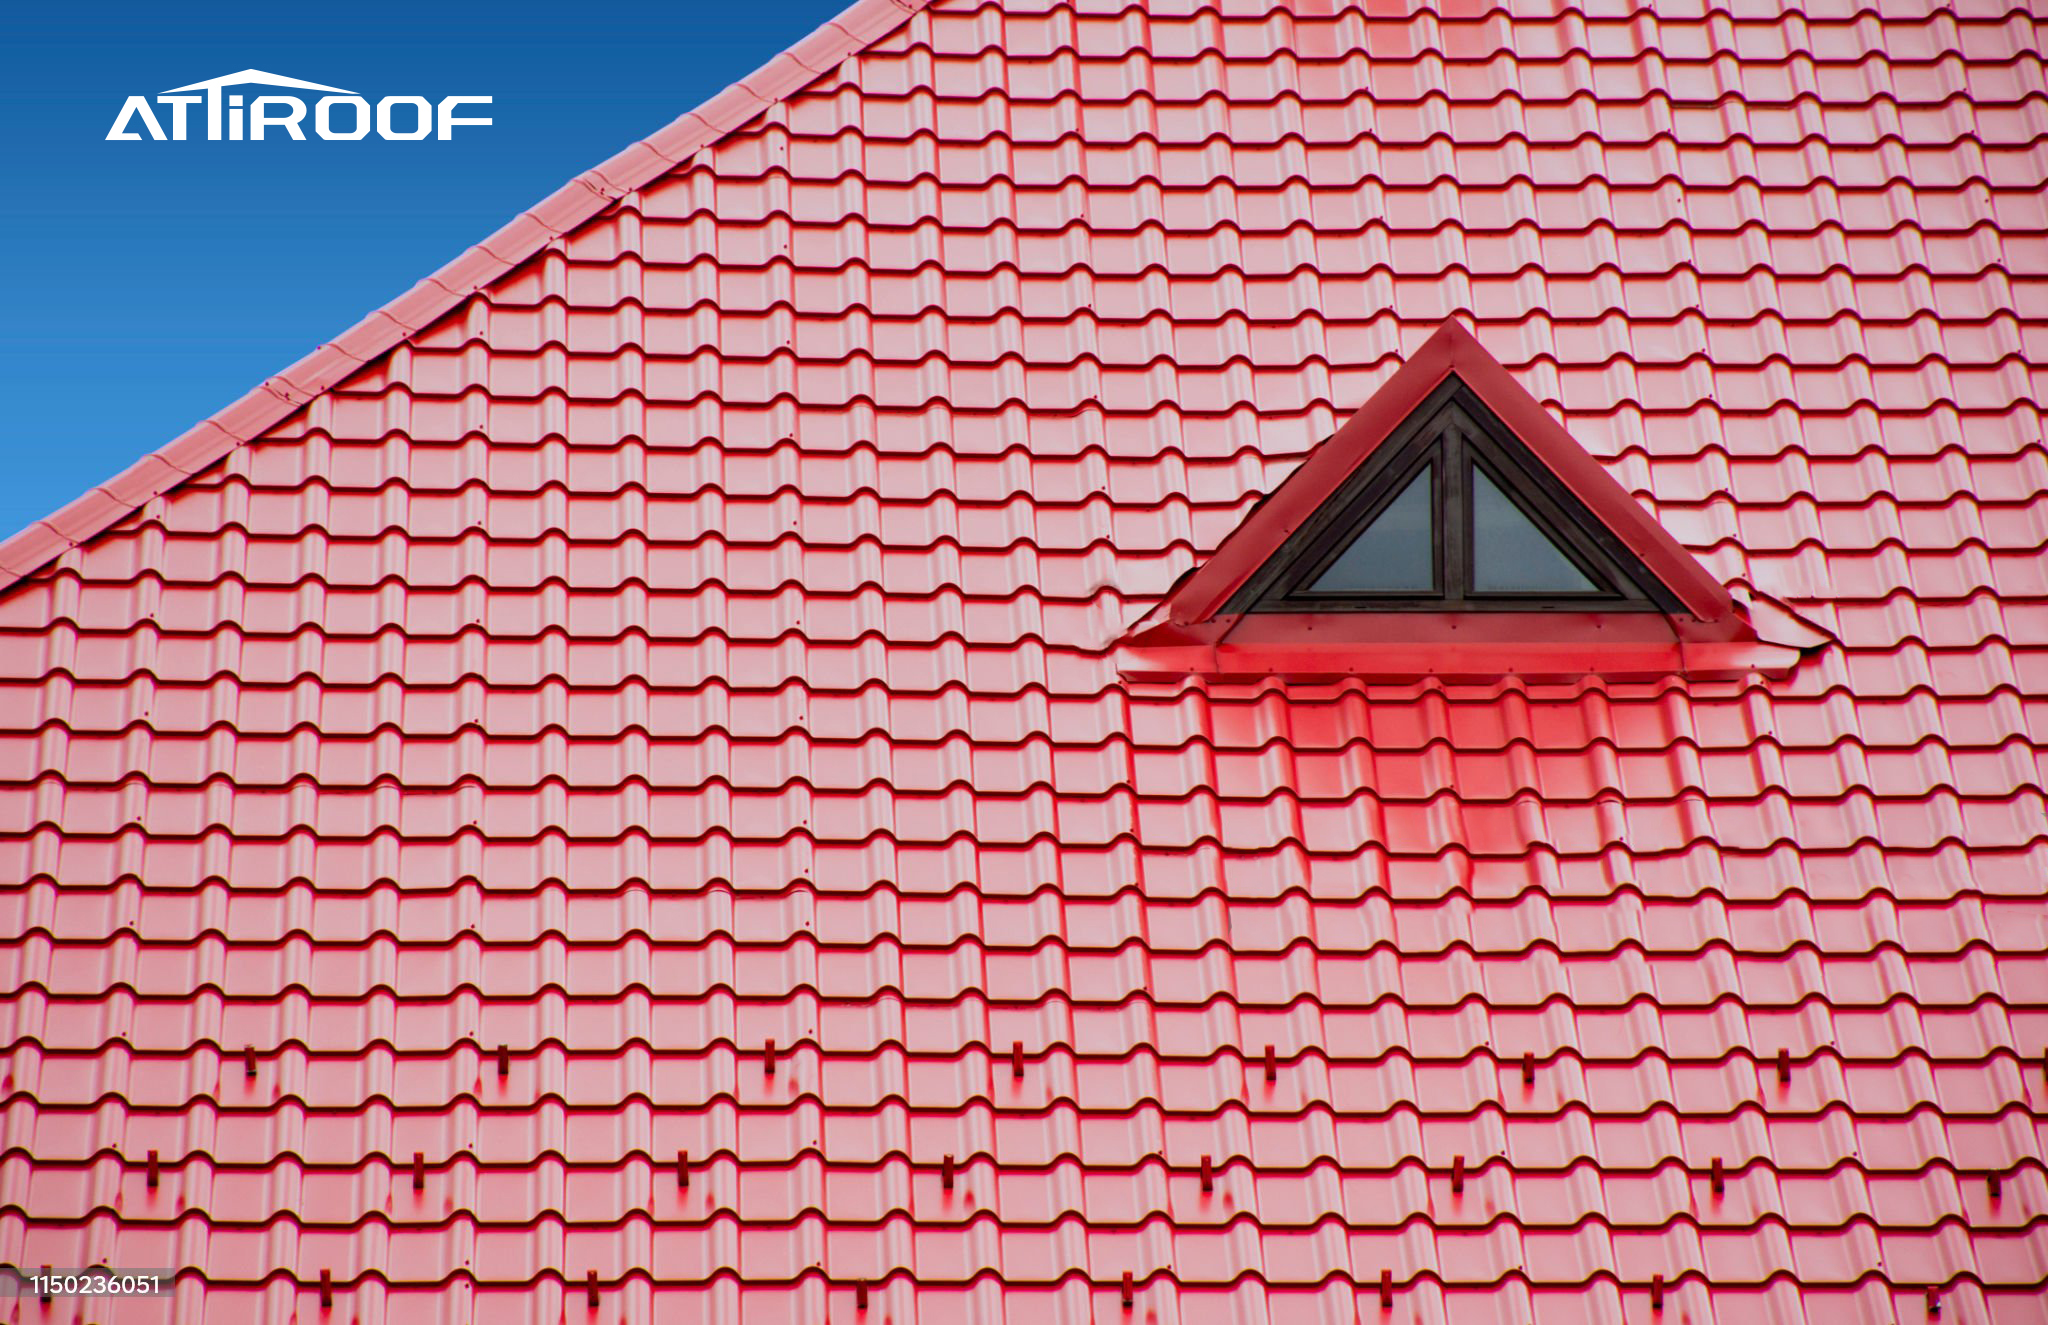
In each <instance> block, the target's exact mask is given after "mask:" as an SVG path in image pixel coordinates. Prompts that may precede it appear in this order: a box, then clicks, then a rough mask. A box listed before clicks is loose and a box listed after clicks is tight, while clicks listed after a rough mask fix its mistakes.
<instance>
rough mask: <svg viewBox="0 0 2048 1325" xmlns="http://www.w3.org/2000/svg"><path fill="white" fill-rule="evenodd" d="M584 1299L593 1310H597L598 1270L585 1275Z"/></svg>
mask: <svg viewBox="0 0 2048 1325" xmlns="http://www.w3.org/2000/svg"><path fill="white" fill-rule="evenodd" d="M583 1300H584V1303H585V1304H586V1305H588V1306H589V1308H590V1309H591V1310H592V1311H595V1310H597V1271H595V1270H592V1271H590V1272H589V1273H588V1274H586V1275H584V1276H583Z"/></svg>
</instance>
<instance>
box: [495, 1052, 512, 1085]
mask: <svg viewBox="0 0 2048 1325" xmlns="http://www.w3.org/2000/svg"><path fill="white" fill-rule="evenodd" d="M511 1075H512V1046H511V1045H509V1044H501V1045H499V1046H498V1079H499V1080H501V1081H502V1080H504V1079H505V1078H506V1077H509V1076H511Z"/></svg>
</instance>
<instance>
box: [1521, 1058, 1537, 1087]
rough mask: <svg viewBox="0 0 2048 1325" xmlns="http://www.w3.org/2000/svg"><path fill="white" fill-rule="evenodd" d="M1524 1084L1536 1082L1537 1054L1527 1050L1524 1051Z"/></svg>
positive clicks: (1528, 1084) (1529, 1084)
mask: <svg viewBox="0 0 2048 1325" xmlns="http://www.w3.org/2000/svg"><path fill="white" fill-rule="evenodd" d="M1522 1084H1523V1085H1525V1086H1533V1085H1535V1084H1536V1055H1535V1054H1533V1053H1529V1052H1528V1051H1526V1050H1524V1051H1523V1053H1522Z"/></svg>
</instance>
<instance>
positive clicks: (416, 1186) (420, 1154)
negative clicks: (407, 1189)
mask: <svg viewBox="0 0 2048 1325" xmlns="http://www.w3.org/2000/svg"><path fill="white" fill-rule="evenodd" d="M412 1189H413V1190H414V1191H416V1192H423V1191H425V1190H426V1189H427V1154H426V1152H425V1151H423V1150H415V1151H413V1152H412Z"/></svg>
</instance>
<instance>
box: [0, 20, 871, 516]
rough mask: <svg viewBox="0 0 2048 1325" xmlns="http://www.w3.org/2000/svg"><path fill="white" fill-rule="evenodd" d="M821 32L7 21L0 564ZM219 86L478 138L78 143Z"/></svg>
mask: <svg viewBox="0 0 2048 1325" xmlns="http://www.w3.org/2000/svg"><path fill="white" fill-rule="evenodd" d="M843 7H844V4H843V0H828V2H827V3H817V0H777V2H776V3H774V4H730V3H725V4H713V3H705V2H704V0H668V2H667V3H638V2H637V0H608V3H606V4H604V5H602V6H598V7H596V8H593V9H587V10H582V9H579V8H578V7H577V6H574V5H570V6H566V7H563V6H548V7H545V8H543V7H541V6H534V7H532V8H531V9H530V10H529V9H526V8H524V7H521V6H512V5H506V4H504V3H496V4H488V5H486V4H476V3H465V2H464V0H452V2H451V0H434V3H431V4H420V5H412V6H407V7H403V8H400V7H390V8H383V7H370V8H346V7H345V8H341V9H337V8H335V7H333V6H329V5H304V6H296V5H277V4H276V3H275V2H274V0H272V3H268V4H248V3H234V4H213V3H209V4H203V5H164V4H161V3H152V4H137V3H131V2H129V0H120V2H117V3H112V4H75V3H74V4H66V5H51V6H40V5H39V6H15V7H13V9H12V10H11V12H10V14H9V16H8V18H7V19H6V20H5V23H4V26H0V98H4V101H5V104H6V112H7V113H6V116H5V122H4V128H0V135H4V136H0V153H4V157H5V163H6V174H5V178H6V180H7V186H6V189H5V192H6V193H7V195H8V198H9V201H8V204H7V205H6V206H5V207H0V238H4V240H5V247H4V250H0V251H5V252H6V253H7V254H8V255H9V257H10V262H9V264H8V272H7V277H6V281H5V283H4V285H0V290H4V294H0V300H4V303H0V308H4V312H5V314H6V316H5V318H4V322H0V327H4V331H0V335H4V337H5V340H4V346H0V351H4V352H0V391H4V398H5V401H6V406H5V409H4V410H0V453H4V455H5V457H6V460H7V474H6V481H5V483H0V538H4V537H6V536H7V535H9V534H12V533H13V532H14V531H15V530H18V529H20V528H22V527H24V526H26V525H28V524H30V523H31V522H33V521H35V520H39V519H41V518H42V517H43V516H45V515H48V514H50V513H51V512H52V511H55V510H57V509H58V508H60V507H62V506H63V505H64V504H65V503H67V502H69V501H70V500H72V499H73V498H74V497H76V496H78V495H79V494H80V493H82V492H84V491H85V490H86V489H87V488H89V487H90V486H92V485H93V484H95V483H98V482H100V481H102V480H104V479H106V478H109V477H111V476H112V475H114V474H117V473H119V472H120V471H121V470H123V469H125V468H127V467H128V465H129V464H131V463H133V462H134V461H135V460H136V459H138V458H139V457H141V456H142V455H144V454H146V453H147V452H149V451H153V450H155V449H156V448H157V447H159V446H162V445H163V444H164V443H166V442H168V441H170V440H171V439H172V438H174V437H176V436H177V435H178V434H179V433H182V432H183V431H184V430H185V429H186V428H188V427H190V426H191V425H192V424H193V423H196V422H197V421H199V420H200V419H202V418H205V417H206V416H207V415H209V414H211V413H213V412H214V411H215V410H217V409H219V408H221V407H222V406H224V405H227V404H229V403H231V402H233V401H234V400H235V399H237V398H238V397H239V396H241V395H242V393H243V392H245V391H247V390H248V389H249V388H250V387H253V386H255V385H256V384H257V383H258V382H260V381H262V380H263V379H264V378H265V377H268V376H269V375H270V374H272V373H274V372H276V371H277V370H279V369H281V368H284V367H286V366H288V365H289V364H291V363H292V362H293V361H295V360H297V359H298V358H299V357H300V356H301V355H303V354H305V353H306V352H307V351H308V350H311V349H313V348H314V347H315V346H317V345H319V344H320V343H321V342H323V341H326V340H330V339H332V338H333V337H334V336H335V335H337V334H339V333H340V332H342V331H344V330H346V329H347V328H348V327H350V326H352V325H354V324H355V322H356V321H357V320H358V319H360V318H361V317H362V316H363V315H364V314H365V313H367V312H369V311H370V310H372V309H374V308H376V307H378V306H379V305H381V304H383V303H385V302H386V301H388V300H389V299H391V298H393V297H394V296H396V295H398V294H401V293H403V292H404V291H405V290H407V289H409V288H411V286H412V285H413V284H414V283H415V282H416V281H418V280H419V279H420V278H421V277H422V276H425V275H428V274H429V273H430V272H432V271H433V270H434V269H435V268H437V267H439V266H440V265H441V264H442V263H444V262H446V261H447V260H448V259H450V258H452V257H454V256H456V254H458V253H459V252H461V250H463V249H464V248H467V247H468V246H469V245H471V244H473V243H475V242H476V241H478V240H480V239H482V238H484V237H485V236H486V235H488V234H489V233H490V232H491V231H493V230H495V229H497V228H498V226H499V225H501V224H503V223H504V222H505V221H506V220H508V219H510V218H511V217H512V216H513V215H515V214H516V213H518V212H519V211H521V210H523V209H524V208H526V207H528V206H531V205H532V204H533V203H535V202H537V201H539V200H540V199H541V198H543V197H546V196H547V195H548V194H550V193H552V192H554V190H555V189H556V188H558V187H560V186H561V185H562V184H563V183H565V182H566V181H567V180H568V179H569V178H570V177H572V176H574V175H576V174H578V173H579V172H581V171H583V170H585V169H588V168H589V167H591V166H594V165H596V164H597V163H598V162H600V161H602V160H604V159H605V158H606V157H609V156H611V155H612V154H613V153H614V152H616V151H618V150H619V149H621V148H623V147H625V146H626V145H627V144H628V143H630V142H632V141H633V140H634V139H636V138H642V137H645V136H646V135H648V134H649V133H651V132H653V131H654V130H656V129H658V128H660V127H661V126H662V125H664V124H667V123H668V122H669V121H670V120H672V119H674V118H676V117H677V116H678V115H681V114H683V113H684V112H685V111H688V110H690V109H691V108H692V107H694V106H696V105H697V104H698V103H700V102H702V101H704V100H705V99H707V98H708V97H710V96H712V95H713V94H715V93H716V92H718V91H719V90H720V89H721V88H723V87H724V86H725V85H726V84H728V83H730V82H732V81H733V80H734V79H737V78H741V77H744V76H745V75H747V74H749V73H751V72H753V71H754V70H755V69H756V68H758V67H760V66H761V65H762V64H763V63H765V62H766V61H767V60H769V59H770V58H772V57H773V56H774V55H775V54H776V53H777V52H778V51H780V50H782V49H784V48H785V47H787V46H789V45H791V44H792V43H794V42H795V41H797V40H798V39H800V38H802V37H803V36H804V35H806V34H807V33H809V32H810V31H811V30H812V29H813V28H815V27H816V26H817V25H818V24H819V23H821V22H823V21H824V20H826V19H828V18H830V17H832V16H833V15H834V14H836V13H838V12H839V10H840V9H841V8H843ZM580 14H587V15H590V16H591V21H588V22H579V18H578V16H579V15H580ZM247 68H255V69H262V70H266V71H268V72H271V73H277V74H283V75H286V76H287V77H291V78H298V79H304V80H306V81H308V82H314V83H324V84H329V85H332V86H337V87H343V88H348V89H350V90H351V91H355V92H360V93H363V94H365V95H366V96H367V97H369V98H370V99H371V100H372V101H374V100H375V99H376V98H378V97H381V96H387V95H392V94H405V93H413V94H419V95H423V96H426V97H428V98H429V99H433V100H438V99H439V98H440V97H443V96H447V95H450V94H478V95H486V96H490V97H492V98H494V101H493V104H492V106H491V107H490V108H489V109H488V110H482V111H477V110H470V111H466V112H465V113H472V114H488V115H491V116H492V117H493V119H494V120H495V123H494V124H493V125H492V126H491V127H490V128H480V129H467V130H463V129H458V130H457V131H456V133H455V136H454V137H453V138H452V139H451V140H450V141H448V142H445V143H442V142H431V141H430V142H425V143H406V142H385V141H380V140H378V139H377V138H375V137H374V136H373V137H371V138H369V139H367V140H365V141H362V142H325V141H321V140H319V139H317V138H310V135H309V138H310V140H309V141H307V142H303V143H295V142H291V141H290V140H288V139H279V140H278V141H265V142H262V143H246V142H244V143H208V142H203V141H187V142H182V143H172V142H165V143H156V142H139V143H134V142H130V143H114V142H108V141H106V135H107V130H108V128H109V127H110V126H112V124H113V122H114V117H115V115H116V114H117V113H118V112H119V111H120V109H121V105H122V102H123V101H124V100H125V99H126V98H127V97H128V96H130V95H145V96H154V95H155V94H156V93H159V92H162V91H165V90H167V89H169V88H173V87H178V86H182V85H184V84H187V83H194V82H198V81H200V80H202V79H207V78H214V77H217V76H219V75H222V74H228V73H234V72H236V71H238V70H242V69H247Z"/></svg>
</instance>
